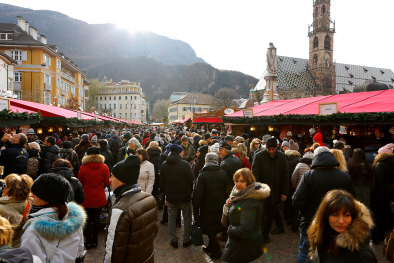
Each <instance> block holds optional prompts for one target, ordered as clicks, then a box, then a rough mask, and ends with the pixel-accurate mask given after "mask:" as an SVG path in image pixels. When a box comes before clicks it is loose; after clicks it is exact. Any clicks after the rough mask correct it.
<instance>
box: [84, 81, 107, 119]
mask: <svg viewBox="0 0 394 263" xmlns="http://www.w3.org/2000/svg"><path fill="white" fill-rule="evenodd" d="M89 83H90V84H89V100H88V101H87V102H86V103H85V110H86V111H87V112H89V111H90V108H91V107H94V109H95V110H96V111H98V109H97V108H98V107H97V106H98V102H97V101H96V95H97V94H98V92H99V91H100V89H101V88H103V87H104V85H103V84H102V83H101V82H100V81H99V80H98V79H92V80H90V81H89Z"/></svg>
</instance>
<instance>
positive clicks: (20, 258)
mask: <svg viewBox="0 0 394 263" xmlns="http://www.w3.org/2000/svg"><path fill="white" fill-rule="evenodd" d="M3 246H7V245H3ZM2 250H3V251H4V249H2ZM0 260H1V261H0V262H7V263H8V262H9V263H16V262H18V263H20V262H23V263H42V261H41V259H40V258H39V257H37V256H35V255H32V254H31V252H30V250H29V249H27V248H25V247H22V248H16V249H12V248H9V249H6V250H5V251H4V252H2V253H1V254H0Z"/></svg>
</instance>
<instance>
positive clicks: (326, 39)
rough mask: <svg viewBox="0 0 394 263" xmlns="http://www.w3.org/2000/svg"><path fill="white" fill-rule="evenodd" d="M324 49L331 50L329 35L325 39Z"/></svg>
mask: <svg viewBox="0 0 394 263" xmlns="http://www.w3.org/2000/svg"><path fill="white" fill-rule="evenodd" d="M324 49H328V50H330V49H331V37H330V36H329V35H327V36H326V38H325V39H324Z"/></svg>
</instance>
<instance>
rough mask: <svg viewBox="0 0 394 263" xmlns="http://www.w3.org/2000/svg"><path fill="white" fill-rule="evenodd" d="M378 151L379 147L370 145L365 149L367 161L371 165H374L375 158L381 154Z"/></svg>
mask: <svg viewBox="0 0 394 263" xmlns="http://www.w3.org/2000/svg"><path fill="white" fill-rule="evenodd" d="M378 150H379V147H378V146H376V145H369V146H367V147H365V149H364V152H365V156H367V160H368V162H369V163H370V164H371V165H372V164H373V162H374V160H375V157H376V156H377V155H378V154H379V153H378Z"/></svg>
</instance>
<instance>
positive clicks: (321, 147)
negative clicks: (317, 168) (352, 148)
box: [314, 146, 331, 156]
mask: <svg viewBox="0 0 394 263" xmlns="http://www.w3.org/2000/svg"><path fill="white" fill-rule="evenodd" d="M322 152H331V151H330V149H328V147H326V146H319V147H317V148H316V149H315V151H314V154H315V156H316V155H318V154H319V153H322Z"/></svg>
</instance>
